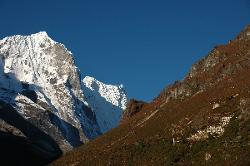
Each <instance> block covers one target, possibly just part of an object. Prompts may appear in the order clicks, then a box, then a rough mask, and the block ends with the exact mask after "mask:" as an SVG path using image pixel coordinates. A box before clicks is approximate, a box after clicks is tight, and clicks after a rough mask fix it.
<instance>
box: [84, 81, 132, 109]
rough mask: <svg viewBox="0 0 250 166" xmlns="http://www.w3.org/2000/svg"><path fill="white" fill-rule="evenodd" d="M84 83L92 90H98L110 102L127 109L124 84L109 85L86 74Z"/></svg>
mask: <svg viewBox="0 0 250 166" xmlns="http://www.w3.org/2000/svg"><path fill="white" fill-rule="evenodd" d="M83 83H84V85H85V86H86V87H87V88H89V89H90V90H92V91H98V93H99V94H100V95H101V96H102V97H103V98H105V99H106V101H108V102H110V103H111V104H112V105H115V106H117V107H120V108H122V109H123V110H125V109H126V104H127V97H126V94H125V90H124V89H123V85H122V84H121V85H107V84H104V83H102V82H100V81H98V80H96V79H95V78H93V77H90V76H86V77H85V78H84V79H83Z"/></svg>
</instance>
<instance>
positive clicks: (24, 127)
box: [0, 101, 62, 165]
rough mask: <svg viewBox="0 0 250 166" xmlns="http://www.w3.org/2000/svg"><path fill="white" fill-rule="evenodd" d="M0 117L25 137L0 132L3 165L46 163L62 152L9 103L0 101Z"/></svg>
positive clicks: (0, 153)
mask: <svg viewBox="0 0 250 166" xmlns="http://www.w3.org/2000/svg"><path fill="white" fill-rule="evenodd" d="M0 118H1V119H2V120H4V121H5V122H6V123H8V124H10V125H12V126H14V127H16V128H17V129H19V130H20V131H22V133H23V134H24V135H25V137H21V136H14V135H12V134H9V133H6V132H2V131H1V132H0V147H1V149H0V160H1V164H3V165H46V164H48V163H49V162H51V161H53V160H54V159H56V158H57V157H59V156H60V155H61V154H62V151H61V149H60V148H59V146H58V145H57V143H56V142H55V141H54V140H53V139H52V138H51V137H50V136H49V135H47V134H46V133H44V132H42V131H41V130H40V129H38V128H37V127H35V126H34V125H32V124H31V123H30V122H28V121H26V120H25V119H24V118H23V117H22V116H21V115H20V114H19V113H18V112H17V111H16V110H15V109H14V108H13V107H12V106H11V105H10V104H8V103H6V102H4V101H0Z"/></svg>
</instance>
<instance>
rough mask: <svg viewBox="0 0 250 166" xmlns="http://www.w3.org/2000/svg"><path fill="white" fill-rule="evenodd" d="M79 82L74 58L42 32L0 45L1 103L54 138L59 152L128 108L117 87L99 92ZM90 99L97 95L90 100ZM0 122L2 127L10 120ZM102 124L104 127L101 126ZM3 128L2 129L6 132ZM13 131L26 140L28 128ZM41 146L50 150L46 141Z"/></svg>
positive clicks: (94, 133) (93, 133) (111, 124)
mask: <svg viewBox="0 0 250 166" xmlns="http://www.w3.org/2000/svg"><path fill="white" fill-rule="evenodd" d="M86 78H87V77H86ZM86 78H85V79H84V80H88V79H86ZM83 82H84V83H82V82H81V76H80V72H79V70H78V69H77V67H76V66H75V63H74V59H73V57H72V53H71V52H70V51H69V50H67V48H66V47H65V46H64V45H63V44H61V43H58V42H55V41H53V40H52V39H51V38H50V37H49V36H48V35H47V33H46V32H39V33H36V34H32V35H30V36H20V35H16V36H11V37H6V38H4V39H2V40H0V101H2V102H4V103H6V104H10V106H11V107H13V108H14V109H15V110H16V111H17V112H18V115H21V116H22V117H23V118H24V119H25V120H26V121H28V122H29V123H31V124H32V125H33V126H35V127H36V128H37V129H39V130H41V131H42V132H44V133H45V134H47V135H49V136H50V137H51V138H53V139H54V140H55V141H56V143H57V144H58V145H59V146H60V148H61V149H62V150H63V151H67V150H70V149H72V148H73V147H76V146H79V145H80V144H82V143H84V142H87V141H88V140H90V139H93V138H95V137H97V136H98V135H100V134H101V133H102V132H104V131H107V130H108V129H110V128H113V127H115V126H116V125H118V122H119V120H120V117H121V113H122V111H123V110H124V109H125V108H126V106H125V104H126V101H127V99H126V95H125V93H124V92H123V90H122V88H121V87H115V86H114V87H112V86H111V85H108V86H105V85H104V84H103V83H101V84H100V85H101V86H100V90H101V89H102V88H103V87H104V89H105V91H102V92H99V91H98V90H99V89H97V88H96V87H95V88H94V89H88V88H89V85H91V83H90V84H85V81H83ZM98 83H99V82H98ZM85 85H86V86H85ZM98 85H99V84H98ZM110 87H112V88H110ZM85 90H86V92H85ZM97 91H98V92H97ZM98 95H99V96H98ZM91 96H95V97H94V99H93V101H92V100H91ZM101 98H102V100H99V99H101ZM95 102H96V103H95ZM91 108H92V109H93V110H94V111H92V109H91ZM109 108H110V109H111V108H114V109H112V110H111V111H109ZM104 111H107V112H106V113H104ZM100 115H103V116H100ZM104 115H105V116H104ZM0 118H1V119H0V120H1V121H0V122H3V121H4V122H6V121H8V120H9V119H6V118H5V117H0ZM105 122H106V123H107V124H108V125H103V123H105ZM99 123H100V124H99ZM3 126H4V125H3ZM3 126H0V129H1V130H8V127H6V128H5V129H3V128H4V127H3ZM5 126H6V125H5ZM12 127H14V128H15V130H19V131H20V132H19V133H22V134H23V135H25V136H26V137H29V134H27V133H29V128H23V127H20V126H19V125H18V124H14V125H13V124H12ZM29 138H30V137H29ZM30 139H35V140H36V141H37V139H42V138H39V137H36V136H32V138H30ZM41 141H42V142H43V143H44V144H43V145H44V147H48V145H46V144H47V143H46V140H41ZM45 145H46V146H45Z"/></svg>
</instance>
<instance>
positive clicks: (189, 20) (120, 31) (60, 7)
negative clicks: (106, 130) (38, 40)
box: [0, 0, 250, 101]
mask: <svg viewBox="0 0 250 166" xmlns="http://www.w3.org/2000/svg"><path fill="white" fill-rule="evenodd" d="M0 14H1V20H0V27H1V30H0V37H1V38H3V37H5V36H9V35H14V34H25V35H27V34H31V33H35V32H38V31H47V33H48V34H49V35H50V36H51V37H52V38H53V39H54V40H56V41H59V42H61V43H64V44H65V45H66V47H67V48H68V49H70V50H71V51H72V52H73V54H74V57H75V59H76V63H77V66H78V67H79V68H80V70H81V73H82V75H83V76H84V75H90V76H94V77H96V78H97V79H99V80H101V81H103V82H106V83H112V84H119V83H122V84H124V86H125V88H126V90H127V93H128V95H129V97H133V98H137V99H142V100H146V101H149V100H151V99H152V98H154V97H155V96H157V95H158V94H159V92H160V91H161V90H162V89H163V88H164V87H165V86H166V85H168V84H170V83H172V82H174V81H175V80H181V79H182V78H183V77H184V75H185V74H186V73H187V72H188V70H189V68H190V67H191V65H192V64H193V63H194V62H196V61H197V60H198V59H200V58H201V57H203V56H205V55H207V53H208V52H209V51H210V50H211V49H212V48H213V47H214V46H215V45H217V44H223V43H226V42H227V41H228V40H229V39H232V38H234V37H235V36H236V35H237V34H238V33H239V32H240V30H242V29H243V27H245V26H246V25H247V24H249V23H250V1H249V0H205V1H201V0H0Z"/></svg>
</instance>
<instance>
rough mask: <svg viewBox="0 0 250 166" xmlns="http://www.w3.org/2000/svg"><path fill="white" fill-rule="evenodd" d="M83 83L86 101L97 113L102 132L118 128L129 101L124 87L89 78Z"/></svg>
mask: <svg viewBox="0 0 250 166" xmlns="http://www.w3.org/2000/svg"><path fill="white" fill-rule="evenodd" d="M82 82H83V86H82V87H83V91H84V95H85V100H86V101H87V102H88V103H89V106H90V107H91V108H92V109H93V111H94V112H95V114H96V119H97V122H98V124H99V126H100V128H101V131H102V132H103V133H104V132H107V131H108V130H110V129H112V128H114V127H116V126H117V125H118V124H119V122H120V120H121V116H122V113H123V111H124V110H125V109H126V105H127V101H128V99H127V96H126V93H125V90H124V89H123V85H120V86H116V85H106V84H104V83H102V82H100V81H98V80H96V79H95V78H93V77H89V76H86V77H85V78H84V79H83V81H82ZM110 115H111V116H110Z"/></svg>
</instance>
